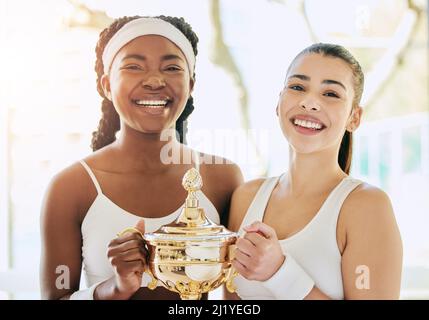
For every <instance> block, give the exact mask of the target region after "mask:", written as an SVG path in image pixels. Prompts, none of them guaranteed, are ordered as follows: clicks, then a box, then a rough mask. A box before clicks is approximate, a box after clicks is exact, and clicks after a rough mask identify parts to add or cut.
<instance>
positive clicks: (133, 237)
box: [110, 231, 142, 245]
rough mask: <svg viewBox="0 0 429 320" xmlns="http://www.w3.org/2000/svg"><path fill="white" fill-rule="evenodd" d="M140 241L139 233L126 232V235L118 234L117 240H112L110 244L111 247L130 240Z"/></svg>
mask: <svg viewBox="0 0 429 320" xmlns="http://www.w3.org/2000/svg"><path fill="white" fill-rule="evenodd" d="M141 239H142V237H141V235H140V232H139V233H137V232H131V231H127V232H126V233H123V234H121V233H120V235H119V236H118V237H117V238H115V239H113V240H112V241H111V242H110V243H111V244H112V245H118V244H121V243H124V242H127V241H130V240H141Z"/></svg>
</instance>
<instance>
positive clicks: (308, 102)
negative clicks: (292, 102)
mask: <svg viewBox="0 0 429 320" xmlns="http://www.w3.org/2000/svg"><path fill="white" fill-rule="evenodd" d="M301 108H303V109H305V110H306V111H320V105H319V103H318V102H317V101H316V100H315V99H309V98H307V99H305V100H303V101H302V102H301Z"/></svg>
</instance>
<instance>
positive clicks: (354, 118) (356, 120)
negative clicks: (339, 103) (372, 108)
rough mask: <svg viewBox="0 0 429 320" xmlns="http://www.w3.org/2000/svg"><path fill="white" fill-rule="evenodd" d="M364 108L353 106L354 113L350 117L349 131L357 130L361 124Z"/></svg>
mask: <svg viewBox="0 0 429 320" xmlns="http://www.w3.org/2000/svg"><path fill="white" fill-rule="evenodd" d="M362 112H363V109H362V107H360V106H356V107H353V109H352V114H351V115H350V117H349V120H348V123H347V127H346V130H347V131H349V132H353V131H355V130H356V129H357V128H358V127H359V125H360V119H361V118H362Z"/></svg>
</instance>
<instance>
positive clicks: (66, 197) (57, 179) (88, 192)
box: [42, 162, 96, 220]
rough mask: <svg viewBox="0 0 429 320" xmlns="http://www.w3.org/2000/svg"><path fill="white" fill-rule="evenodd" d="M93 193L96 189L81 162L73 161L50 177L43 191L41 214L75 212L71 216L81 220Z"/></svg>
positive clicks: (94, 193)
mask: <svg viewBox="0 0 429 320" xmlns="http://www.w3.org/2000/svg"><path fill="white" fill-rule="evenodd" d="M95 195H96V189H95V186H94V185H93V183H92V181H91V179H90V177H89V175H88V173H87V172H86V170H85V169H84V167H83V166H82V164H81V163H79V162H75V163H73V164H71V165H69V166H68V167H66V168H64V169H63V170H61V171H60V172H58V173H56V174H55V175H54V176H53V177H52V178H51V180H50V182H49V185H48V187H47V189H46V192H45V197H44V201H43V210H42V214H49V215H52V214H55V215H67V214H75V216H74V217H72V218H77V219H79V220H82V219H83V216H82V214H83V212H86V211H85V208H86V209H87V207H88V203H89V202H90V201H91V198H94V196H95Z"/></svg>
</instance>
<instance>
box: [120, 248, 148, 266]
mask: <svg viewBox="0 0 429 320" xmlns="http://www.w3.org/2000/svg"><path fill="white" fill-rule="evenodd" d="M117 257H118V259H120V260H121V261H125V262H130V261H137V260H141V261H143V263H144V264H146V254H145V252H144V251H142V250H141V249H140V248H134V249H131V250H128V251H125V252H121V253H119V254H118V255H117Z"/></svg>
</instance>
